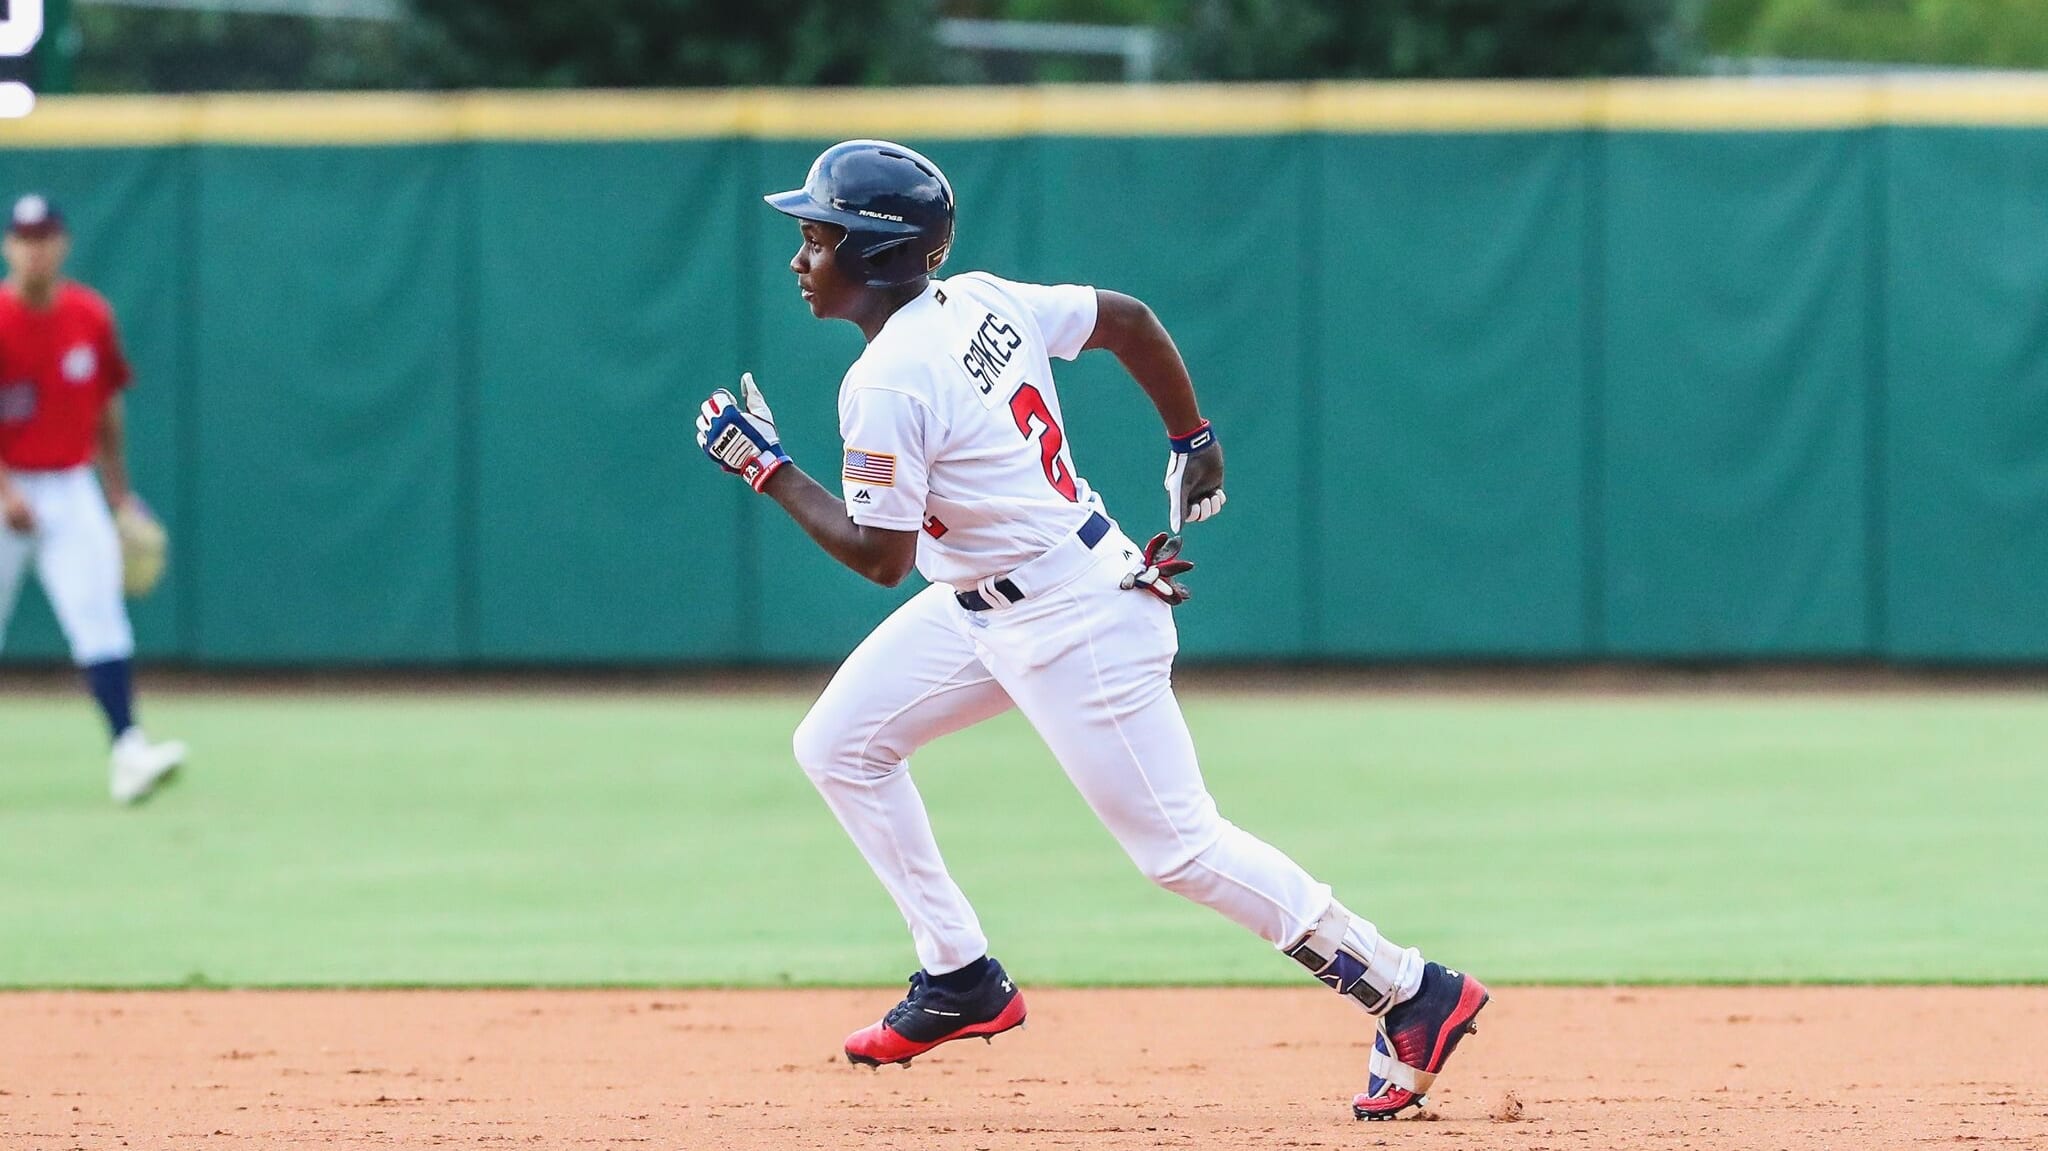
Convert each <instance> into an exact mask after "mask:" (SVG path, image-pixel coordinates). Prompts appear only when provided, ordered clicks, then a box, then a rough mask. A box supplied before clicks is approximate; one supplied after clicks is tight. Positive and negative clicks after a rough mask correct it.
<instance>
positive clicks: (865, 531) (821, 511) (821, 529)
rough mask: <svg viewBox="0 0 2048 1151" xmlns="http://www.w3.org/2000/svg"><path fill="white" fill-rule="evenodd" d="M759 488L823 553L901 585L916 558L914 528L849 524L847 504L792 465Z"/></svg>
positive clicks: (867, 575) (877, 579)
mask: <svg viewBox="0 0 2048 1151" xmlns="http://www.w3.org/2000/svg"><path fill="white" fill-rule="evenodd" d="M761 492H762V494H763V495H766V496H767V497H768V498H769V499H772V500H774V501H775V502H776V503H777V504H780V505H781V506H782V510H783V511H785V512H788V513H789V518H790V519H793V520H795V521H796V524H797V526H798V527H800V528H802V529H804V534H805V535H808V536H810V537H811V538H812V539H813V540H816V541H817V543H818V546H819V547H821V548H824V549H825V552H826V554H828V555H830V556H831V557H832V558H833V559H836V560H838V561H839V562H840V563H843V564H845V565H846V566H847V567H850V568H852V569H853V570H854V571H856V572H858V573H860V574H861V575H862V576H863V577H865V578H867V579H870V580H873V581H874V582H875V583H878V584H881V585H882V586H883V587H895V586H896V585H897V584H900V583H902V582H903V577H905V576H907V575H909V574H910V569H911V568H912V566H914V565H915V564H916V562H917V533H916V532H914V531H913V532H900V531H891V530H889V529H887V528H871V527H864V526H862V525H860V524H857V523H854V522H853V521H852V520H851V519H849V518H847V515H846V504H845V503H844V502H842V501H841V500H840V498H839V497H838V496H836V495H833V494H832V493H831V492H829V491H826V490H825V489H824V488H823V487H821V486H820V485H819V484H818V481H816V480H814V479H812V478H811V477H809V476H807V475H805V474H804V473H803V470H802V469H801V468H799V467H797V466H796V465H795V464H784V465H782V466H781V467H780V468H777V469H776V471H775V474H774V475H772V476H769V477H768V482H767V484H766V485H764V486H763V487H762V489H761Z"/></svg>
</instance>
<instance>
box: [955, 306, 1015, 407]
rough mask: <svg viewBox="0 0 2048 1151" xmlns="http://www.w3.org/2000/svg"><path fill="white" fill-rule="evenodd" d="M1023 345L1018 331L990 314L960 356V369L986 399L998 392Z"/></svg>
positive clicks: (975, 331)
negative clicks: (997, 385)
mask: <svg viewBox="0 0 2048 1151" xmlns="http://www.w3.org/2000/svg"><path fill="white" fill-rule="evenodd" d="M1023 345H1024V337H1023V336H1020V335H1018V334H1017V329H1015V328H1013V327H1011V326H1010V325H1009V324H1008V323H1007V322H1005V321H1004V320H1003V319H1002V318H1001V317H999V316H997V315H996V314H995V313H993V312H991V313H989V314H988V316H987V317H986V318H985V319H983V320H982V321H981V326H980V327H979V328H976V329H974V335H973V336H972V337H970V338H969V339H968V341H967V350H966V351H965V352H963V353H961V355H960V366H961V367H963V368H966V369H967V374H968V375H969V376H971V377H973V378H974V385H975V386H976V387H978V388H980V389H981V394H982V395H984V396H986V395H989V394H991V393H993V392H994V391H995V389H996V384H997V383H998V382H999V381H1000V380H1001V379H1002V375H1003V369H1004V368H1007V367H1009V366H1010V361H1011V360H1012V359H1013V358H1015V357H1016V354H1017V349H1018V348H1020V347H1022V346H1023Z"/></svg>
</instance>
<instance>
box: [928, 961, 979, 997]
mask: <svg viewBox="0 0 2048 1151" xmlns="http://www.w3.org/2000/svg"><path fill="white" fill-rule="evenodd" d="M987 974H988V956H986V955H984V956H982V957H981V958H980V959H977V960H975V961H974V962H972V963H970V964H968V965H967V966H965V967H963V968H961V969H960V970H958V971H948V972H946V973H945V974H944V975H934V976H931V981H932V983H933V985H934V986H937V987H941V988H943V989H945V990H947V991H972V990H974V989H975V988H976V987H978V986H980V984H981V980H982V977H983V976H986V975H987Z"/></svg>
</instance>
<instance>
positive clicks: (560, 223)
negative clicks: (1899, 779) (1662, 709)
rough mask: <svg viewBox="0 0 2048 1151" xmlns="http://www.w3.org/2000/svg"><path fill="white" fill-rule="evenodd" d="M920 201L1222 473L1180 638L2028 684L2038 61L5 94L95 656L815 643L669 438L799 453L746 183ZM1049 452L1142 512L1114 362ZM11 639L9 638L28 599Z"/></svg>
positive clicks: (776, 529) (1131, 522) (822, 627)
mask: <svg viewBox="0 0 2048 1151" xmlns="http://www.w3.org/2000/svg"><path fill="white" fill-rule="evenodd" d="M869 134H872V135H888V136H892V137H897V138H902V139H905V140H906V142H910V143H913V144H915V145H917V146H920V147H922V148H923V149H924V150H926V151H927V152H928V153H929V154H930V155H931V156H932V157H933V158H934V159H936V160H937V161H939V163H941V164H942V165H943V166H944V167H945V168H946V170H947V171H948V173H949V174H950V175H951V176H952V178H953V181H954V184H955V186H956V189H957V192H958V196H959V200H960V204H961V210H962V218H961V224H960V230H959V241H958V245H957V247H956V250H955V254H954V257H953V260H952V262H951V264H950V265H949V270H965V269H969V268H988V269H990V270H993V271H996V272H998V273H1000V274H1004V275H1009V276H1013V277H1017V278H1026V279H1036V280H1043V281H1078V282H1085V283H1094V284H1099V285H1103V286H1107V287H1114V288H1117V289H1119V290H1123V291H1128V292H1132V293H1134V294H1136V295H1138V296H1140V297H1142V298H1144V299H1146V300H1147V301H1149V302H1150V303H1151V304H1152V305H1153V306H1154V308H1155V309H1156V310H1157V311H1158V312H1159V314H1160V315H1161V316H1162V317H1163V318H1164V320H1165V321H1166V323H1167V324H1168V326H1169V327H1170V328H1171V329H1172V331H1173V332H1174V334H1175V336H1176V338H1177V339H1178V341H1179V343H1180V346H1181V348H1182V350H1183V352H1184V353H1185V354H1186V356H1187V358H1188V360H1189V363H1190V365H1191V366H1192V368H1193V369H1194V373H1195V378H1196V380H1197V383H1198V385H1199V387H1200V389H1201V394H1202V398H1203V406H1204V408H1205V410H1206V411H1207V412H1208V413H1209V414H1210V415H1211V417H1212V418H1213V419H1214V420H1215V422H1216V424H1217V426H1218V428H1219V430H1220V431H1221V434H1222V438H1223V442H1224V444H1225V447H1226V449H1227V451H1228V452H1229V458H1230V461H1231V470H1230V486H1229V490H1230V493H1231V504H1230V509H1229V511H1228V512H1227V513H1226V514H1225V515H1224V516H1223V517H1222V518H1221V519H1220V520H1219V521H1217V522H1216V523H1215V524H1213V525H1205V526H1203V527H1199V528H1196V529H1194V531H1193V532H1192V533H1191V551H1192V554H1193V557H1194V558H1195V559H1196V560H1198V561H1199V562H1200V564H1201V571H1200V573H1199V575H1198V583H1197V586H1198V587H1199V589H1200V592H1201V595H1200V597H1199V598H1198V599H1197V600H1196V601H1195V603H1194V604H1192V605H1191V606H1190V607H1189V608H1188V609H1185V610H1184V611H1183V612H1182V614H1181V617H1180V618H1181V626H1182V633H1183V640H1184V650H1185V652H1186V653H1187V654H1189V655H1191V656H1196V657H1213V658H1240V657H1255V658H1279V659H1316V660H1322V659H1352V658H1357V659H1458V658H1525V657H1526V658H1546V659H1574V660H1576V659H1602V658H1628V659H1692V658H1761V659H1778V658H1867V657H1876V658H1891V659H1899V660H1911V661H1923V660H1933V661H2038V660H2048V83H2042V82H2039V81H2035V80H2030V79H2021V80H2012V79H1999V80H1991V81H1944V82H1931V81H1920V82H1907V81H1891V80H1854V81H1828V82H1781V83H1773V84H1756V83H1746V82H1745V83H1725V84H1724V83H1706V82H1670V83H1661V84H1660V83H1654V82H1627V83H1622V82H1615V83H1593V84H1554V85H1514V84H1501V85H1437V86H1431V85H1310V86H1290V87H1253V88H1242V89H1227V88H1225V89H1218V88H1193V89H1085V88H1083V89H1037V90H967V91H958V92H917V91H911V92H900V93H869V92H854V93H790V92H739V93H716V94H712V93H656V94H647V95H632V96H627V95H542V96H512V95H489V96H479V95H459V96H445V97H279V98H268V97H263V98H252V97H214V98H193V99H152V100H126V99H88V98H80V99H73V100H67V101H52V102H50V103H49V104H48V105H47V106H46V108H45V109H44V110H41V111H39V112H38V113H37V114H36V115H35V116H33V117H31V118H30V119H29V120H27V121H23V122H21V123H18V124H13V125H6V126H0V191H5V192H7V193H10V194H11V193H12V192H14V191H17V190H26V189H41V190H46V191H48V192H50V193H51V194H52V195H53V196H55V197H56V198H57V199H58V200H59V202H60V203H61V204H62V205H63V206H64V208H65V210H66V211H67V213H68V215H69V218H70V220H71V223H72V227H73V230H74V232H75V234H76V236H77V252H76V256H75V260H74V268H75V270H76V271H77V272H78V274H79V275H80V276H81V278H83V279H85V280H86V281H87V282H89V283H92V284H94V285H95V286H97V287H99V288H100V289H101V290H103V291H104V292H105V293H106V294H107V295H108V296H109V297H110V298H111V299H112V300H113V302H114V304H115V306H116V308H117V310H118V312H119V315H120V317H121V320H122V322H123V325H124V330H125V333H126V337H127V341H128V345H129V350H130V354H131V357H132V359H133V360H134V361H135V364H136V366H137V373H138V385H137V389H136V391H135V393H134V395H133V399H132V401H131V410H132V420H131V423H132V426H133V428H134V433H133V438H134V445H133V457H134V461H133V462H134V470H135V472H136V475H137V478H138V484H139V486H140V488H141V490H142V491H143V492H144V493H145V494H146V495H148V496H149V497H150V498H151V499H152V501H153V502H154V503H155V505H156V506H157V508H158V510H159V511H160V512H162V513H163V514H164V515H165V517H166V519H167V520H168V522H169V524H170V526H171V528H172V530H173V532H174V537H175V558H174V564H173V568H172V577H171V579H170V581H169V583H168V585H167V586H166V587H165V588H164V589H163V590H161V591H160V592H159V593H158V594H157V595H156V596H155V597H153V598H152V599H150V600H148V601H146V602H144V603H142V604H140V605H138V606H137V610H136V617H137V626H138V631H139V633H140V636H141V640H142V645H143V648H144V650H145V652H146V653H148V654H149V655H152V656H156V657H162V658H176V659H182V660H188V661H196V662H202V663H217V664H330V663H373V664H383V663H395V664H434V665H438V664H471V663H521V664H524V663H548V662H557V661H567V662H597V663H604V662H633V663H673V662H684V663H688V662H721V663H723V662H733V661H747V662H751V661H776V660H824V659H832V658H836V657H838V656H840V655H842V654H844V653H845V652H846V651H847V650H848V649H849V648H850V647H851V646H852V645H853V644H854V643H855V642H856V641H857V640H858V638H859V637H860V636H861V635H862V634H864V633H865V631H866V630H867V629H868V628H869V627H870V626H871V625H872V623H873V622H874V621H875V620H876V619H877V618H879V617H880V616H881V615H882V614H883V613H884V612H886V611H887V610H888V608H889V607H890V605H891V604H892V603H894V602H896V601H898V600H900V599H901V598H902V597H903V596H904V595H906V594H908V590H907V589H903V590H898V591H883V590H878V589H875V588H871V587H868V586H866V585H864V584H863V583H862V581H860V580H859V579H858V578H857V577H854V576H853V575H851V574H849V573H847V572H845V571H843V570H841V569H839V568H838V567H837V566H836V565H835V564H834V563H832V561H830V560H829V559H827V558H825V557H824V556H823V555H822V554H821V553H819V552H818V551H817V550H816V549H815V548H814V547H812V546H811V545H810V544H809V543H808V542H807V541H806V540H805V539H804V538H803V536H802V535H801V534H800V533H799V532H798V531H797V530H795V529H794V528H793V527H792V526H791V525H790V524H789V523H788V522H787V521H786V520H785V519H784V518H783V517H782V516H781V515H780V513H779V512H777V510H776V509H775V508H774V507H773V505H771V504H769V503H768V502H766V501H764V500H760V499H756V498H754V497H753V496H752V495H751V494H750V493H748V492H747V491H746V490H745V488H744V486H743V485H740V484H738V483H736V482H734V481H732V480H730V479H728V478H727V477H725V476H723V475H720V474H719V473H718V472H717V471H716V470H715V469H713V468H712V467H710V466H709V465H708V464H707V463H706V462H705V461H704V460H703V459H702V458H701V457H700V456H699V455H698V453H697V451H696V448H695V444H694V442H693V439H692V431H691V427H690V424H691V420H692V419H693V418H694V413H695V408H696V404H697V402H698V400H699V399H701V397H702V396H703V394H704V393H706V392H707V391H708V390H709V389H711V388H713V387H717V386H720V385H726V384H729V383H730V382H731V381H732V380H733V379H735V378H736V377H737V375H738V373H739V372H740V371H741V370H742V369H752V370H753V371H754V372H755V374H756V376H757V378H758V379H760V380H761V381H762V383H763V384H764V386H765V387H766V389H767V392H768V395H769V396H770V398H771V399H772V400H773V402H774V403H775V406H776V411H777V414H778V416H780V418H781V426H782V427H783V428H784V429H785V431H786V435H787V441H788V444H789V446H790V448H791V450H792V452H793V454H794V455H795V457H796V458H797V460H798V461H799V462H800V463H803V464H805V465H806V466H807V467H809V468H810V469H811V470H813V471H814V472H817V473H826V474H829V473H830V472H831V470H832V466H833V463H834V462H835V460H836V458H837V448H838V444H837V439H836V434H835V432H836V429H835V426H834V420H835V415H834V402H833V397H834V391H835V389H836V386H837V381H838V377H839V373H840V372H841V370H843V368H844V366H845V365H846V364H847V363H848V362H850V361H851V359H852V358H853V356H854V355H855V354H856V353H857V351H858V348H859V340H858V336H857V334H856V333H855V332H854V330H853V329H852V328H851V327H849V326H846V325H843V324H841V325H826V324H821V323H818V322H816V321H814V320H812V319H810V317H809V315H808V313H807V312H806V311H805V310H804V308H803V307H802V305H801V303H800V302H799V301H798V299H797V297H796V294H795V291H794V288H793V284H792V277H791V275H790V273H789V272H788V270H787V268H786V262H787V259H788V257H789V255H790V253H791V251H792V249H793V246H794V233H793V231H792V230H791V228H790V227H789V226H788V225H787V224H786V223H785V222H784V221H783V220H782V219H781V218H780V217H778V216H776V215H775V214H773V213H772V212H771V211H770V210H769V209H767V208H766V207H765V206H764V205H762V204H761V203H760V201H759V199H758V197H759V195H760V193H762V192H764V191H770V190H775V189H778V188H782V187H786V186H790V185H792V184H794V183H796V182H798V181H800V180H801V179H802V177H803V174H804V170H805V168H806V166H807V164H808V162H809V160H810V158H811V157H812V156H813V155H814V154H815V153H816V152H817V151H818V150H819V149H820V148H821V147H822V146H823V145H824V144H826V143H829V142H830V141H831V140H833V139H836V138H840V137H844V136H851V135H869ZM1061 384H1062V387H1063V389H1064V392H1063V396H1064V399H1065V407H1066V410H1067V413H1068V419H1069V424H1070V427H1069V435H1070V439H1071V441H1072V443H1073V444H1074V446H1075V450H1076V453H1077V458H1078V461H1079V464H1080V467H1081V469H1082V471H1083V473H1084V474H1086V475H1087V476H1088V477H1089V478H1090V479H1091V480H1093V481H1095V483H1096V484H1097V486H1098V487H1099V488H1101V489H1102V490H1104V491H1105V492H1106V493H1107V495H1108V497H1109V500H1110V506H1111V509H1112V511H1113V512H1115V513H1116V514H1117V515H1118V516H1119V518H1120V519H1121V520H1122V521H1123V522H1124V524H1125V526H1126V527H1127V528H1128V529H1129V530H1131V531H1132V532H1133V534H1137V533H1140V532H1150V531H1152V530H1155V529H1156V528H1157V527H1159V526H1161V521H1162V520H1163V514H1162V513H1163V508H1162V507H1161V499H1162V497H1161V495H1160V492H1159V487H1158V473H1159V470H1160V468H1161V465H1162V463H1163V460H1164V451H1163V444H1162V433H1161V430H1160V428H1159V427H1158V423H1157V419H1156V417H1154V416H1153V415H1152V414H1151V412H1150V409H1149V407H1148V405H1147V404H1146V402H1145V400H1144V398H1143V396H1142V395H1141V394H1140V393H1139V392H1138V390H1137V389H1136V388H1135V387H1134V386H1132V385H1131V384H1130V383H1129V382H1128V380H1127V379H1125V378H1124V377H1123V376H1122V375H1121V374H1120V372H1119V371H1118V369H1117V366H1116V364H1115V363H1114V361H1112V360H1109V359H1108V358H1106V357H1103V356H1100V355H1092V356H1087V357H1084V358H1083V359H1082V360H1081V361H1080V362H1079V363H1078V364H1076V365H1074V366H1072V367H1071V368H1069V369H1067V370H1066V371H1065V372H1064V373H1063V375H1062V378H1061ZM27 599H28V601H29V602H28V603H27V604H26V606H25V609H24V611H23V612H22V613H21V615H20V617H19V618H18V619H17V621H16V627H15V628H14V631H13V634H12V636H11V637H10V652H9V653H8V658H11V659H31V660H47V659H50V658H53V657H55V656H56V655H57V654H58V653H59V652H60V651H61V644H60V643H59V641H58V637H57V635H56V631H55V628H54V626H53V625H52V624H51V622H50V620H49V618H48V612H47V608H46V607H45V606H44V605H43V604H42V603H41V602H40V600H39V598H38V597H37V596H35V595H34V594H33V593H31V595H30V596H29V597H27Z"/></svg>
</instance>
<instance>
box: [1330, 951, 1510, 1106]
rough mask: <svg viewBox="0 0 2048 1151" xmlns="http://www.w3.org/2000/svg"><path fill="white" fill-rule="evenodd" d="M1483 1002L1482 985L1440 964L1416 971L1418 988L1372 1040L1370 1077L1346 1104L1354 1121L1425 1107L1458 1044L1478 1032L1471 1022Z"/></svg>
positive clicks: (1392, 1013)
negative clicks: (1434, 1085) (1359, 1091)
mask: <svg viewBox="0 0 2048 1151" xmlns="http://www.w3.org/2000/svg"><path fill="white" fill-rule="evenodd" d="M1488 998H1489V996H1488V995H1487V993H1486V985H1485V984H1482V983H1480V982H1479V981H1478V980H1477V979H1474V978H1472V977H1471V976H1469V975H1464V974H1461V973H1459V972H1456V971H1452V970H1451V969H1450V968H1448V967H1445V966H1443V965H1442V964H1440V963H1431V964H1429V965H1427V966H1426V967H1424V968H1423V969H1422V986H1420V987H1419V988H1417V989H1416V991H1415V995H1414V997H1413V998H1410V999H1408V1000H1406V1001H1404V1002H1402V1003H1399V1004H1396V1005H1395V1006H1394V1008H1393V1009H1392V1010H1390V1011H1388V1012H1387V1016H1386V1018H1385V1019H1382V1020H1381V1021H1380V1028H1379V1033H1378V1034H1377V1035H1375V1036H1374V1037H1373V1044H1372V1074H1371V1078H1369V1079H1368V1080H1367V1081H1366V1088H1365V1093H1364V1094H1362V1095H1359V1096H1358V1097H1356V1098H1354V1099H1353V1100H1352V1101H1351V1113H1352V1114H1353V1115H1356V1116H1357V1117H1358V1118H1360V1119H1392V1118H1393V1117H1394V1116H1395V1115H1398V1114H1400V1112H1401V1111H1403V1110H1405V1109H1406V1108H1409V1107H1419V1106H1421V1105H1422V1104H1423V1103H1424V1102H1425V1101H1426V1098H1425V1097H1426V1096H1427V1094H1428V1092H1429V1089H1430V1086H1431V1085H1432V1084H1434V1083H1435V1082H1436V1075H1437V1072H1439V1071H1441V1070H1443V1066H1444V1062H1445V1061H1446V1060H1448V1059H1449V1058H1450V1057H1451V1052H1453V1051H1455V1050H1457V1048H1458V1040H1460V1039H1463V1038H1464V1037H1465V1036H1466V1035H1468V1034H1470V1033H1472V1032H1474V1031H1477V1030H1479V1028H1478V1027H1477V1026H1476V1025H1475V1024H1474V1023H1473V1022H1472V1021H1473V1019H1474V1018H1476V1017H1477V1016H1478V1015H1479V1009H1480V1008H1482V1007H1484V1006H1486V1001H1487V999H1488Z"/></svg>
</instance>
